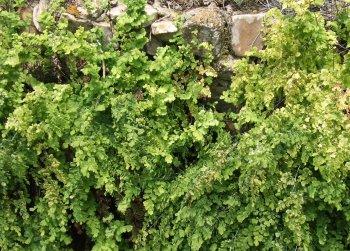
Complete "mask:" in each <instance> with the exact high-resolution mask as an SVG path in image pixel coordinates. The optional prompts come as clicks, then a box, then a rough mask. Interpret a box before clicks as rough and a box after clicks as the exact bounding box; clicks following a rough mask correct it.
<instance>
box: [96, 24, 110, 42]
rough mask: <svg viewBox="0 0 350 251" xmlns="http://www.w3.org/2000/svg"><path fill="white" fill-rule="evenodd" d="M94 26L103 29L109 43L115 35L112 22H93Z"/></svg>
mask: <svg viewBox="0 0 350 251" xmlns="http://www.w3.org/2000/svg"><path fill="white" fill-rule="evenodd" d="M92 25H93V26H94V27H97V28H100V29H101V30H102V31H103V34H104V39H105V42H106V43H108V42H110V41H111V39H112V37H113V32H112V27H111V24H110V23H108V22H93V23H92Z"/></svg>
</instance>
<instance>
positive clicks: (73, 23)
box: [62, 13, 93, 31]
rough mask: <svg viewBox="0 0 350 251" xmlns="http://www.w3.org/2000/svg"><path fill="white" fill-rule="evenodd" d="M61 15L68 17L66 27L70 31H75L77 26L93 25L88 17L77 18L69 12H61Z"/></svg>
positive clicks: (87, 26) (89, 27) (90, 26)
mask: <svg viewBox="0 0 350 251" xmlns="http://www.w3.org/2000/svg"><path fill="white" fill-rule="evenodd" d="M62 16H63V17H64V18H67V19H68V27H69V29H70V30H72V31H76V30H77V29H78V28H79V27H84V28H85V29H91V28H92V27H93V24H92V22H91V21H90V20H89V19H83V18H78V17H75V16H73V15H72V14H69V13H63V14H62Z"/></svg>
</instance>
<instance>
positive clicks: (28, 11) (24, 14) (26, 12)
mask: <svg viewBox="0 0 350 251" xmlns="http://www.w3.org/2000/svg"><path fill="white" fill-rule="evenodd" d="M18 12H19V15H20V18H21V19H22V20H31V23H30V24H29V27H28V28H27V29H26V31H27V32H29V33H36V32H37V29H36V28H35V26H34V23H33V8H32V7H30V6H28V7H23V8H20V9H19V10H18Z"/></svg>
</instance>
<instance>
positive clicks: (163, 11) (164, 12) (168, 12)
mask: <svg viewBox="0 0 350 251" xmlns="http://www.w3.org/2000/svg"><path fill="white" fill-rule="evenodd" d="M153 8H155V9H156V10H157V12H158V14H159V15H160V16H162V17H166V18H170V19H172V20H174V19H175V18H176V17H178V16H179V13H178V12H176V11H175V10H173V9H170V8H165V7H163V6H162V4H161V3H160V1H159V0H154V3H153Z"/></svg>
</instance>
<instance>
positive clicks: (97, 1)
mask: <svg viewBox="0 0 350 251" xmlns="http://www.w3.org/2000/svg"><path fill="white" fill-rule="evenodd" d="M90 1H91V2H90V6H89V8H88V7H87V9H88V12H89V16H90V17H91V18H93V19H95V20H96V19H97V18H98V17H99V16H101V15H102V13H103V12H104V11H105V10H106V9H107V7H108V0H90ZM84 2H85V3H86V2H87V1H84Z"/></svg>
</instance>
